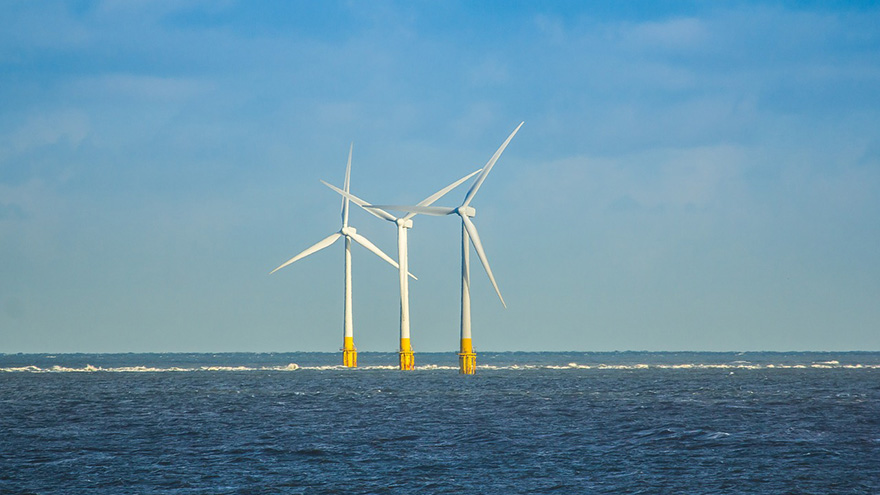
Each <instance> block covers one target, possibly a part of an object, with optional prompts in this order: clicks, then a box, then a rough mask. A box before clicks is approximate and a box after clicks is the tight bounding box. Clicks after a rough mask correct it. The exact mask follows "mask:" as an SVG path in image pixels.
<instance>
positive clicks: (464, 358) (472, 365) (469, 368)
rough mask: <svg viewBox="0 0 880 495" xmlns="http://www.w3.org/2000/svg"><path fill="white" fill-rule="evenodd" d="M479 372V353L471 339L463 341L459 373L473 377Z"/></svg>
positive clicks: (459, 357)
mask: <svg viewBox="0 0 880 495" xmlns="http://www.w3.org/2000/svg"><path fill="white" fill-rule="evenodd" d="M476 372H477V353H476V352H474V345H473V342H472V341H471V339H461V352H459V353H458V373H459V374H461V375H473V374H474V373H476Z"/></svg>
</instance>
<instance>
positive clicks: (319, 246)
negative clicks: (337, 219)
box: [269, 232, 342, 275]
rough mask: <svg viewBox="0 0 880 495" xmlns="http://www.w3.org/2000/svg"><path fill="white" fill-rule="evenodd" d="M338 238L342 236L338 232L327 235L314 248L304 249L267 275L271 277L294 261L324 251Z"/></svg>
mask: <svg viewBox="0 0 880 495" xmlns="http://www.w3.org/2000/svg"><path fill="white" fill-rule="evenodd" d="M340 237H342V234H340V233H339V232H337V233H335V234H332V235H329V236H327V237H325V238H324V239H322V240H321V241H319V242H318V243H316V244H315V245H314V246H312V247H310V248H308V249H306V250H305V251H303V252H301V253H299V254H298V255H296V256H294V257H293V258H290V259H289V260H287V261H286V262H285V263H284V264H283V265H281V266H279V267H278V268H276V269H274V270H272V271H271V272H269V275H271V274H273V273H275V272H277V271H278V270H280V269H282V268H284V267H285V266H287V265H289V264H291V263H293V262H294V261H297V260H301V259H303V258H305V257H306V256H308V255H310V254H312V253H314V252H316V251H320V250H322V249H324V248H325V247H327V246H329V245H331V244H333V243H334V242H336V239H339V238H340Z"/></svg>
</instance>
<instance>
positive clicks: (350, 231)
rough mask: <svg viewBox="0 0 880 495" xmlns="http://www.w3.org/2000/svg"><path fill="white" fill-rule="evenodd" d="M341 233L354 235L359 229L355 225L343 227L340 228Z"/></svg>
mask: <svg viewBox="0 0 880 495" xmlns="http://www.w3.org/2000/svg"><path fill="white" fill-rule="evenodd" d="M339 233H340V234H342V235H345V236H352V235H355V234H357V229H356V228H354V227H342V230H340V231H339Z"/></svg>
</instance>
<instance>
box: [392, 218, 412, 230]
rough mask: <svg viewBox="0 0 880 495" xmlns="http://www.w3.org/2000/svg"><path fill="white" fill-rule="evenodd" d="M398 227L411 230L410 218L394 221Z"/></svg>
mask: <svg viewBox="0 0 880 495" xmlns="http://www.w3.org/2000/svg"><path fill="white" fill-rule="evenodd" d="M394 223H396V224H397V226H398V227H403V228H405V229H411V228H412V227H413V221H412V219H411V218H398V219H396V220H395V221H394Z"/></svg>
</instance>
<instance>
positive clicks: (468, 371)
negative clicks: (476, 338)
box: [458, 222, 477, 375]
mask: <svg viewBox="0 0 880 495" xmlns="http://www.w3.org/2000/svg"><path fill="white" fill-rule="evenodd" d="M470 242H471V241H470V236H469V235H468V232H467V228H465V226H464V222H462V224H461V347H459V352H458V372H459V373H460V374H462V375H473V374H474V373H476V371H477V353H476V352H474V344H473V341H472V340H471V264H470Z"/></svg>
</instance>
